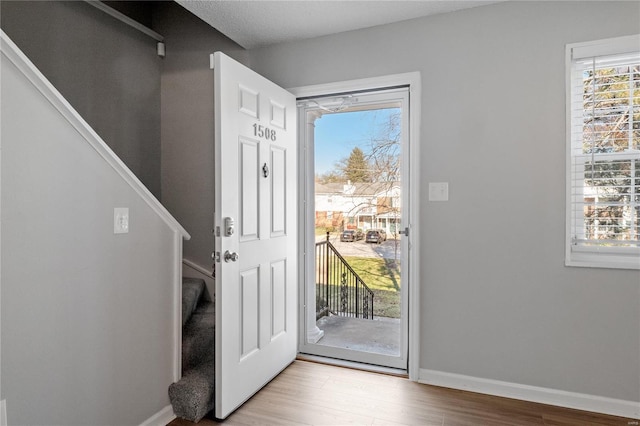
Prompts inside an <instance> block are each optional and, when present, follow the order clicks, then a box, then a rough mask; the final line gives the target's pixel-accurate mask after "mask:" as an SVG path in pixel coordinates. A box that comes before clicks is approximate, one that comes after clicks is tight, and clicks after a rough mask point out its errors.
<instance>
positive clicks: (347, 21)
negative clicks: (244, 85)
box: [176, 0, 498, 49]
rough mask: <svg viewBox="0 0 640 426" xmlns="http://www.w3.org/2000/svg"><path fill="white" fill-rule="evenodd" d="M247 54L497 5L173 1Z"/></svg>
mask: <svg viewBox="0 0 640 426" xmlns="http://www.w3.org/2000/svg"><path fill="white" fill-rule="evenodd" d="M176 2H177V3H178V4H180V5H182V6H183V7H184V8H185V9H187V10H189V11H190V12H191V13H193V14H194V15H196V16H198V17H199V18H200V19H202V20H203V21H205V22H207V23H208V24H209V25H211V26H212V27H214V28H215V29H217V30H218V31H220V32H221V33H223V34H224V35H226V36H227V37H229V38H230V39H232V40H233V41H235V42H236V43H238V44H239V45H240V46H242V47H244V48H245V49H254V48H257V47H262V46H268V45H271V44H277V43H284V42H289V41H295V40H302V39H307V38H313V37H320V36H324V35H329V34H336V33H341V32H345V31H351V30H357V29H361V28H368V27H373V26H376V25H383V24H389V23H392V22H399V21H405V20H408V19H413V18H419V17H422V16H428V15H435V14H440V13H448V12H454V11H456V10H461V9H468V8H471V7H476V6H483V5H486V4H490V3H497V2H498V1H495V0H494V1H479V0H470V1H457V0H374V1H370V0H342V1H337V0H293V1H292V0H288V1H282V0H277V1H271V0H252V1H247V0H209V1H207V0H176Z"/></svg>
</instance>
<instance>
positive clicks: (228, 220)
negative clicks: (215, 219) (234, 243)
mask: <svg viewBox="0 0 640 426" xmlns="http://www.w3.org/2000/svg"><path fill="white" fill-rule="evenodd" d="M235 226H236V221H235V220H233V218H232V217H225V218H224V236H225V237H230V236H232V235H233V233H234V231H235Z"/></svg>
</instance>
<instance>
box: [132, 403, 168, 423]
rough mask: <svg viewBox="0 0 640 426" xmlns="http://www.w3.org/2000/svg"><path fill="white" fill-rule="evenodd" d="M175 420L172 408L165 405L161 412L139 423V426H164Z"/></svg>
mask: <svg viewBox="0 0 640 426" xmlns="http://www.w3.org/2000/svg"><path fill="white" fill-rule="evenodd" d="M175 418H176V415H175V413H174V412H173V407H172V406H171V405H167V406H166V407H164V408H163V409H162V410H160V411H158V412H157V413H156V414H154V415H153V416H151V417H149V418H148V419H147V420H145V421H144V422H142V423H140V426H166V425H167V424H169V423H171V422H172V421H173V420H174V419H175Z"/></svg>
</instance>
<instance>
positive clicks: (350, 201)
mask: <svg viewBox="0 0 640 426" xmlns="http://www.w3.org/2000/svg"><path fill="white" fill-rule="evenodd" d="M315 191H316V194H315V208H316V227H325V228H329V227H331V228H334V229H337V230H340V231H342V230H345V229H357V228H359V229H362V230H363V231H367V230H369V229H384V230H385V231H387V234H389V236H393V235H394V234H395V233H396V232H397V230H399V224H400V219H401V213H402V209H401V207H402V206H401V200H402V189H401V186H400V184H399V182H358V183H352V182H351V181H348V182H346V183H327V184H322V183H318V182H316V186H315Z"/></svg>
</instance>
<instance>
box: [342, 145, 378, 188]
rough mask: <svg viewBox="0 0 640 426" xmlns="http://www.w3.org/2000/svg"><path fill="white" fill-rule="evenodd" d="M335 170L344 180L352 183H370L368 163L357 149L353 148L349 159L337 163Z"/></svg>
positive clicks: (362, 153)
mask: <svg viewBox="0 0 640 426" xmlns="http://www.w3.org/2000/svg"><path fill="white" fill-rule="evenodd" d="M337 169H338V170H339V171H340V172H341V174H342V175H343V176H344V178H345V179H347V180H350V181H351V182H353V183H360V182H371V173H370V165H369V161H368V160H367V158H366V157H365V155H364V152H363V151H362V150H361V149H360V148H358V147H355V148H353V150H352V151H351V154H349V157H347V158H345V159H343V160H342V161H340V162H339V163H338V165H337Z"/></svg>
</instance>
